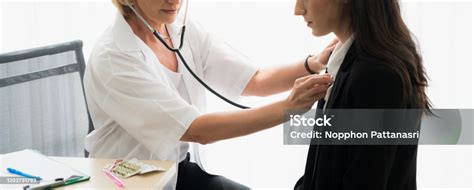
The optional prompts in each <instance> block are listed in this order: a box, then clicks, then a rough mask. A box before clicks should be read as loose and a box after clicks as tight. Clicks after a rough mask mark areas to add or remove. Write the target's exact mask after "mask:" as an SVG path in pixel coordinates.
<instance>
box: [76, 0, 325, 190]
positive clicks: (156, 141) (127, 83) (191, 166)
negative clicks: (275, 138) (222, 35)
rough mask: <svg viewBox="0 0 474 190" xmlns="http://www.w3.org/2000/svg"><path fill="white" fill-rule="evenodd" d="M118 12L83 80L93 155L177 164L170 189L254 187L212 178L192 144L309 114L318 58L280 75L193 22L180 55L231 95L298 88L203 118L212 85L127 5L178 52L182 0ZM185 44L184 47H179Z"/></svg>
mask: <svg viewBox="0 0 474 190" xmlns="http://www.w3.org/2000/svg"><path fill="white" fill-rule="evenodd" d="M113 3H114V4H115V6H116V7H117V8H118V10H119V13H118V14H117V17H116V18H115V21H114V22H113V24H112V26H111V27H110V28H109V29H108V30H107V31H106V32H105V33H104V34H103V35H102V37H101V38H100V39H99V41H98V42H97V43H96V45H95V48H94V49H93V52H92V54H91V57H90V59H89V62H88V65H87V69H86V74H85V77H84V83H85V91H86V98H87V101H88V106H89V110H90V113H91V117H92V120H93V123H94V126H95V129H94V131H93V132H92V133H90V134H89V135H88V136H87V138H86V150H88V151H89V152H90V156H91V157H106V158H138V159H156V160H175V161H176V162H179V166H178V175H177V178H175V180H174V181H173V182H172V183H170V184H169V186H168V188H175V185H176V188H177V189H246V188H247V187H245V186H243V185H241V184H239V183H236V182H234V181H232V180H229V179H227V178H225V177H221V176H216V175H211V174H208V173H206V172H205V171H204V170H202V169H201V167H199V166H198V165H197V164H196V163H194V162H192V161H190V154H189V153H188V150H189V142H195V143H200V144H208V143H212V142H216V141H220V140H224V139H229V138H234V137H239V136H244V135H248V134H251V133H255V132H258V131H261V130H264V129H268V128H270V127H274V126H277V125H279V124H281V123H282V122H284V117H283V115H284V112H285V110H293V109H309V108H310V107H311V106H312V105H313V104H314V102H315V101H317V100H319V99H320V98H322V97H324V95H325V92H326V89H327V87H328V85H329V84H330V83H331V82H332V78H331V77H330V76H329V75H310V74H309V73H308V71H311V70H313V71H319V70H322V69H323V68H324V64H322V63H325V62H326V61H327V58H328V56H329V53H330V51H331V48H332V47H331V46H329V47H328V49H327V50H326V51H325V52H324V53H323V54H322V55H320V56H315V57H314V58H312V59H310V60H309V63H308V65H307V67H305V65H304V61H300V62H298V63H295V64H291V65H287V66H283V67H275V68H272V69H256V68H254V67H252V66H250V65H249V63H250V61H249V60H248V59H247V58H246V57H245V56H243V55H241V54H240V53H239V52H237V51H235V50H234V49H233V48H231V47H230V46H229V45H228V44H226V43H224V42H223V41H221V40H219V39H217V38H215V37H214V36H212V35H210V34H209V33H208V32H206V31H205V30H204V29H203V28H202V27H201V26H199V25H197V24H196V23H195V22H193V21H192V20H191V21H188V22H187V30H186V35H185V38H184V46H183V49H182V52H183V56H184V57H185V59H186V60H187V61H188V64H189V66H190V67H191V68H192V69H193V70H194V72H195V73H196V74H197V75H198V76H199V77H200V78H202V79H204V81H206V82H207V83H208V84H210V86H212V87H214V88H216V89H217V90H218V91H219V92H221V93H223V94H224V95H226V96H229V97H238V96H268V95H272V94H276V93H280V92H284V91H288V90H291V94H290V95H289V96H288V97H287V98H286V99H283V100H280V101H277V102H274V103H272V104H268V105H266V106H262V107H257V108H253V109H246V110H238V111H232V112H216V113H209V114H204V110H205V106H206V102H205V88H203V87H202V86H201V85H200V84H199V83H198V82H197V81H196V80H195V79H194V78H192V76H191V75H190V74H189V73H187V71H186V70H185V69H184V67H183V65H182V63H181V62H180V61H178V59H177V58H176V55H175V54H174V53H173V52H171V51H169V50H168V49H166V48H165V46H164V45H163V44H162V43H160V41H158V40H157V39H156V38H155V36H153V34H152V33H151V32H150V31H149V30H148V29H147V28H146V26H145V25H144V24H143V22H141V20H139V18H138V17H137V15H136V14H134V13H133V12H132V11H131V9H130V8H129V7H128V6H127V3H130V5H131V6H133V7H134V8H135V9H136V10H137V11H138V12H139V13H140V15H142V16H143V18H144V19H145V20H146V21H147V22H148V23H149V24H150V25H151V26H152V27H153V28H154V29H155V30H157V31H158V32H159V33H160V34H161V35H163V36H164V37H165V38H166V42H167V43H168V44H169V45H171V46H174V47H176V46H179V43H180V39H179V38H176V39H175V38H173V36H177V33H179V32H180V28H179V25H178V24H176V23H180V22H178V21H177V20H179V19H180V18H179V17H178V16H177V15H178V11H179V10H180V8H181V1H180V0H131V1H129V2H125V1H124V0H113ZM177 44H178V45H177Z"/></svg>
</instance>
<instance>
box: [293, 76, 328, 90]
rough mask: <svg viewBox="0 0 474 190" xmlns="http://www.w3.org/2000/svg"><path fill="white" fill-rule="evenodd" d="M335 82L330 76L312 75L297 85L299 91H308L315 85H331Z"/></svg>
mask: <svg viewBox="0 0 474 190" xmlns="http://www.w3.org/2000/svg"><path fill="white" fill-rule="evenodd" d="M332 81H333V79H332V77H331V75H329V74H322V75H311V76H309V77H308V78H306V79H305V80H304V81H303V82H301V81H300V82H299V84H298V85H297V87H296V88H297V89H302V90H307V89H309V88H311V87H313V86H315V85H317V84H318V85H321V86H325V85H329V84H331V83H332Z"/></svg>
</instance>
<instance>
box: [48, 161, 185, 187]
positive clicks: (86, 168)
mask: <svg viewBox="0 0 474 190" xmlns="http://www.w3.org/2000/svg"><path fill="white" fill-rule="evenodd" d="M52 158H53V159H55V160H57V161H59V162H62V163H65V164H67V165H69V166H71V167H72V168H74V169H76V170H78V171H80V172H82V173H84V174H86V175H89V176H90V177H91V178H90V179H89V181H84V182H81V183H77V184H73V185H70V186H64V187H60V188H56V189H68V190H69V189H81V190H82V189H163V187H164V185H166V183H168V182H169V181H170V180H171V179H172V177H173V176H174V175H175V174H176V163H175V162H172V161H142V162H144V163H147V164H152V165H155V166H158V167H162V168H164V169H166V171H165V172H153V173H149V174H145V175H136V176H133V177H131V178H128V179H124V180H123V181H124V183H125V188H118V187H117V186H116V185H115V183H114V182H112V180H110V178H108V177H107V176H106V175H105V173H104V172H103V171H102V168H104V167H105V166H106V165H107V164H110V163H113V162H114V161H115V159H97V158H68V157H52Z"/></svg>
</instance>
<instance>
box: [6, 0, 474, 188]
mask: <svg viewBox="0 0 474 190" xmlns="http://www.w3.org/2000/svg"><path fill="white" fill-rule="evenodd" d="M293 3H294V0H278V1H269V0H267V1H262V0H245V1H238V0H225V1H224V0H219V1H218V0H214V1H204V0H200V1H199V0H191V5H190V17H192V18H195V19H197V20H199V21H200V22H201V23H202V24H203V25H205V26H206V27H207V28H208V29H209V30H210V31H212V32H214V33H216V34H217V35H220V36H222V37H224V38H225V39H227V40H228V41H229V42H230V43H231V44H233V45H234V46H235V47H236V48H238V49H240V50H241V51H243V52H245V53H246V54H247V55H249V56H250V57H252V58H253V59H254V61H255V62H254V63H255V64H256V65H258V66H261V67H272V66H276V65H281V64H287V63H291V62H292V61H295V60H298V59H303V58H304V57H305V56H306V55H307V54H310V53H316V52H318V51H320V50H322V48H323V47H324V45H325V44H327V43H328V42H329V41H330V40H331V39H332V38H333V36H327V37H324V38H318V39H317V38H314V37H312V36H311V32H310V30H309V29H308V28H307V27H306V25H305V23H304V22H303V20H302V18H299V17H295V16H293ZM472 6H473V5H472V2H471V1H449V0H438V1H426V0H423V1H418V0H410V1H404V3H403V12H404V16H405V18H406V21H407V23H408V25H409V27H410V28H411V29H412V31H413V32H414V34H415V35H416V36H417V37H418V40H419V42H420V45H421V49H422V54H423V58H424V61H425V66H426V68H427V71H428V75H429V76H430V78H431V84H430V88H429V89H428V94H429V96H430V98H431V99H432V100H433V102H434V104H435V106H436V108H470V109H472V108H473V107H474V100H473V98H472V97H473V93H474V88H473V86H474V85H473V84H474V81H473V78H472V75H473V73H474V69H473V66H472V63H473V62H472V60H473V59H472V40H473V39H472V31H473V29H472V21H473V18H472V9H473V7H472ZM114 15H115V9H114V7H113V6H112V5H111V4H110V0H88V1H79V0H70V1H66V0H63V1H59V0H56V1H51V0H46V1H45V0H36V1H33V0H29V1H18V0H2V1H1V3H0V52H7V51H13V50H18V49H24V48H29V47H35V46H42V45H46V44H51V43H58V42H63V41H68V40H73V39H81V40H83V41H84V52H85V56H86V60H87V57H88V55H89V53H90V51H91V48H92V46H93V43H94V41H95V40H96V39H97V38H98V37H99V35H100V34H101V32H102V31H104V30H105V28H106V27H107V26H108V25H109V24H110V23H111V21H112V19H113V17H114ZM286 95H287V94H286V93H284V94H280V95H276V96H273V97H270V98H265V99H258V98H246V99H244V101H243V102H244V103H245V104H248V105H251V106H258V105H262V104H265V103H269V102H272V101H275V100H278V99H281V98H284V97H286ZM208 99H209V102H210V103H211V104H210V106H209V108H210V109H209V111H223V110H232V109H234V108H231V107H230V106H228V105H226V104H225V103H222V102H221V101H219V100H217V99H216V98H214V97H213V96H209V97H208ZM282 131H283V130H282V127H281V126H278V127H275V128H273V129H270V130H267V131H265V132H263V133H258V134H254V135H250V136H248V137H243V138H238V139H232V140H228V141H223V142H219V143H216V144H212V145H208V146H206V147H205V150H206V155H205V157H204V160H206V161H207V163H209V164H210V167H209V170H210V171H213V172H216V173H218V174H221V175H225V176H227V177H229V178H232V179H235V180H237V181H239V182H242V183H244V184H247V185H250V186H252V187H258V188H291V187H292V186H293V184H294V183H295V181H296V180H297V179H298V178H299V177H300V176H301V174H302V173H303V168H304V164H305V159H306V152H307V146H285V145H283V141H282V137H283V135H282ZM472 150H473V149H472V146H420V150H419V159H418V163H419V165H418V172H419V173H418V179H419V180H418V183H419V187H420V189H432V188H433V189H434V188H442V189H453V188H466V189H472V187H473V186H472V179H473V174H472V171H473V170H472V167H473V163H472V162H473V153H472V152H473V151H472Z"/></svg>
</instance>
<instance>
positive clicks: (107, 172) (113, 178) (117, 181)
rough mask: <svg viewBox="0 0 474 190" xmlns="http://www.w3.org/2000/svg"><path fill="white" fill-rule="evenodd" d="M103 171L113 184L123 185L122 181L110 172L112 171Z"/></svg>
mask: <svg viewBox="0 0 474 190" xmlns="http://www.w3.org/2000/svg"><path fill="white" fill-rule="evenodd" d="M104 172H105V175H107V176H108V177H109V178H110V179H111V180H112V181H113V182H114V183H115V185H117V186H118V187H124V185H123V181H122V180H121V179H119V178H118V177H117V176H115V175H114V174H112V172H110V171H109V170H105V171H104Z"/></svg>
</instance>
